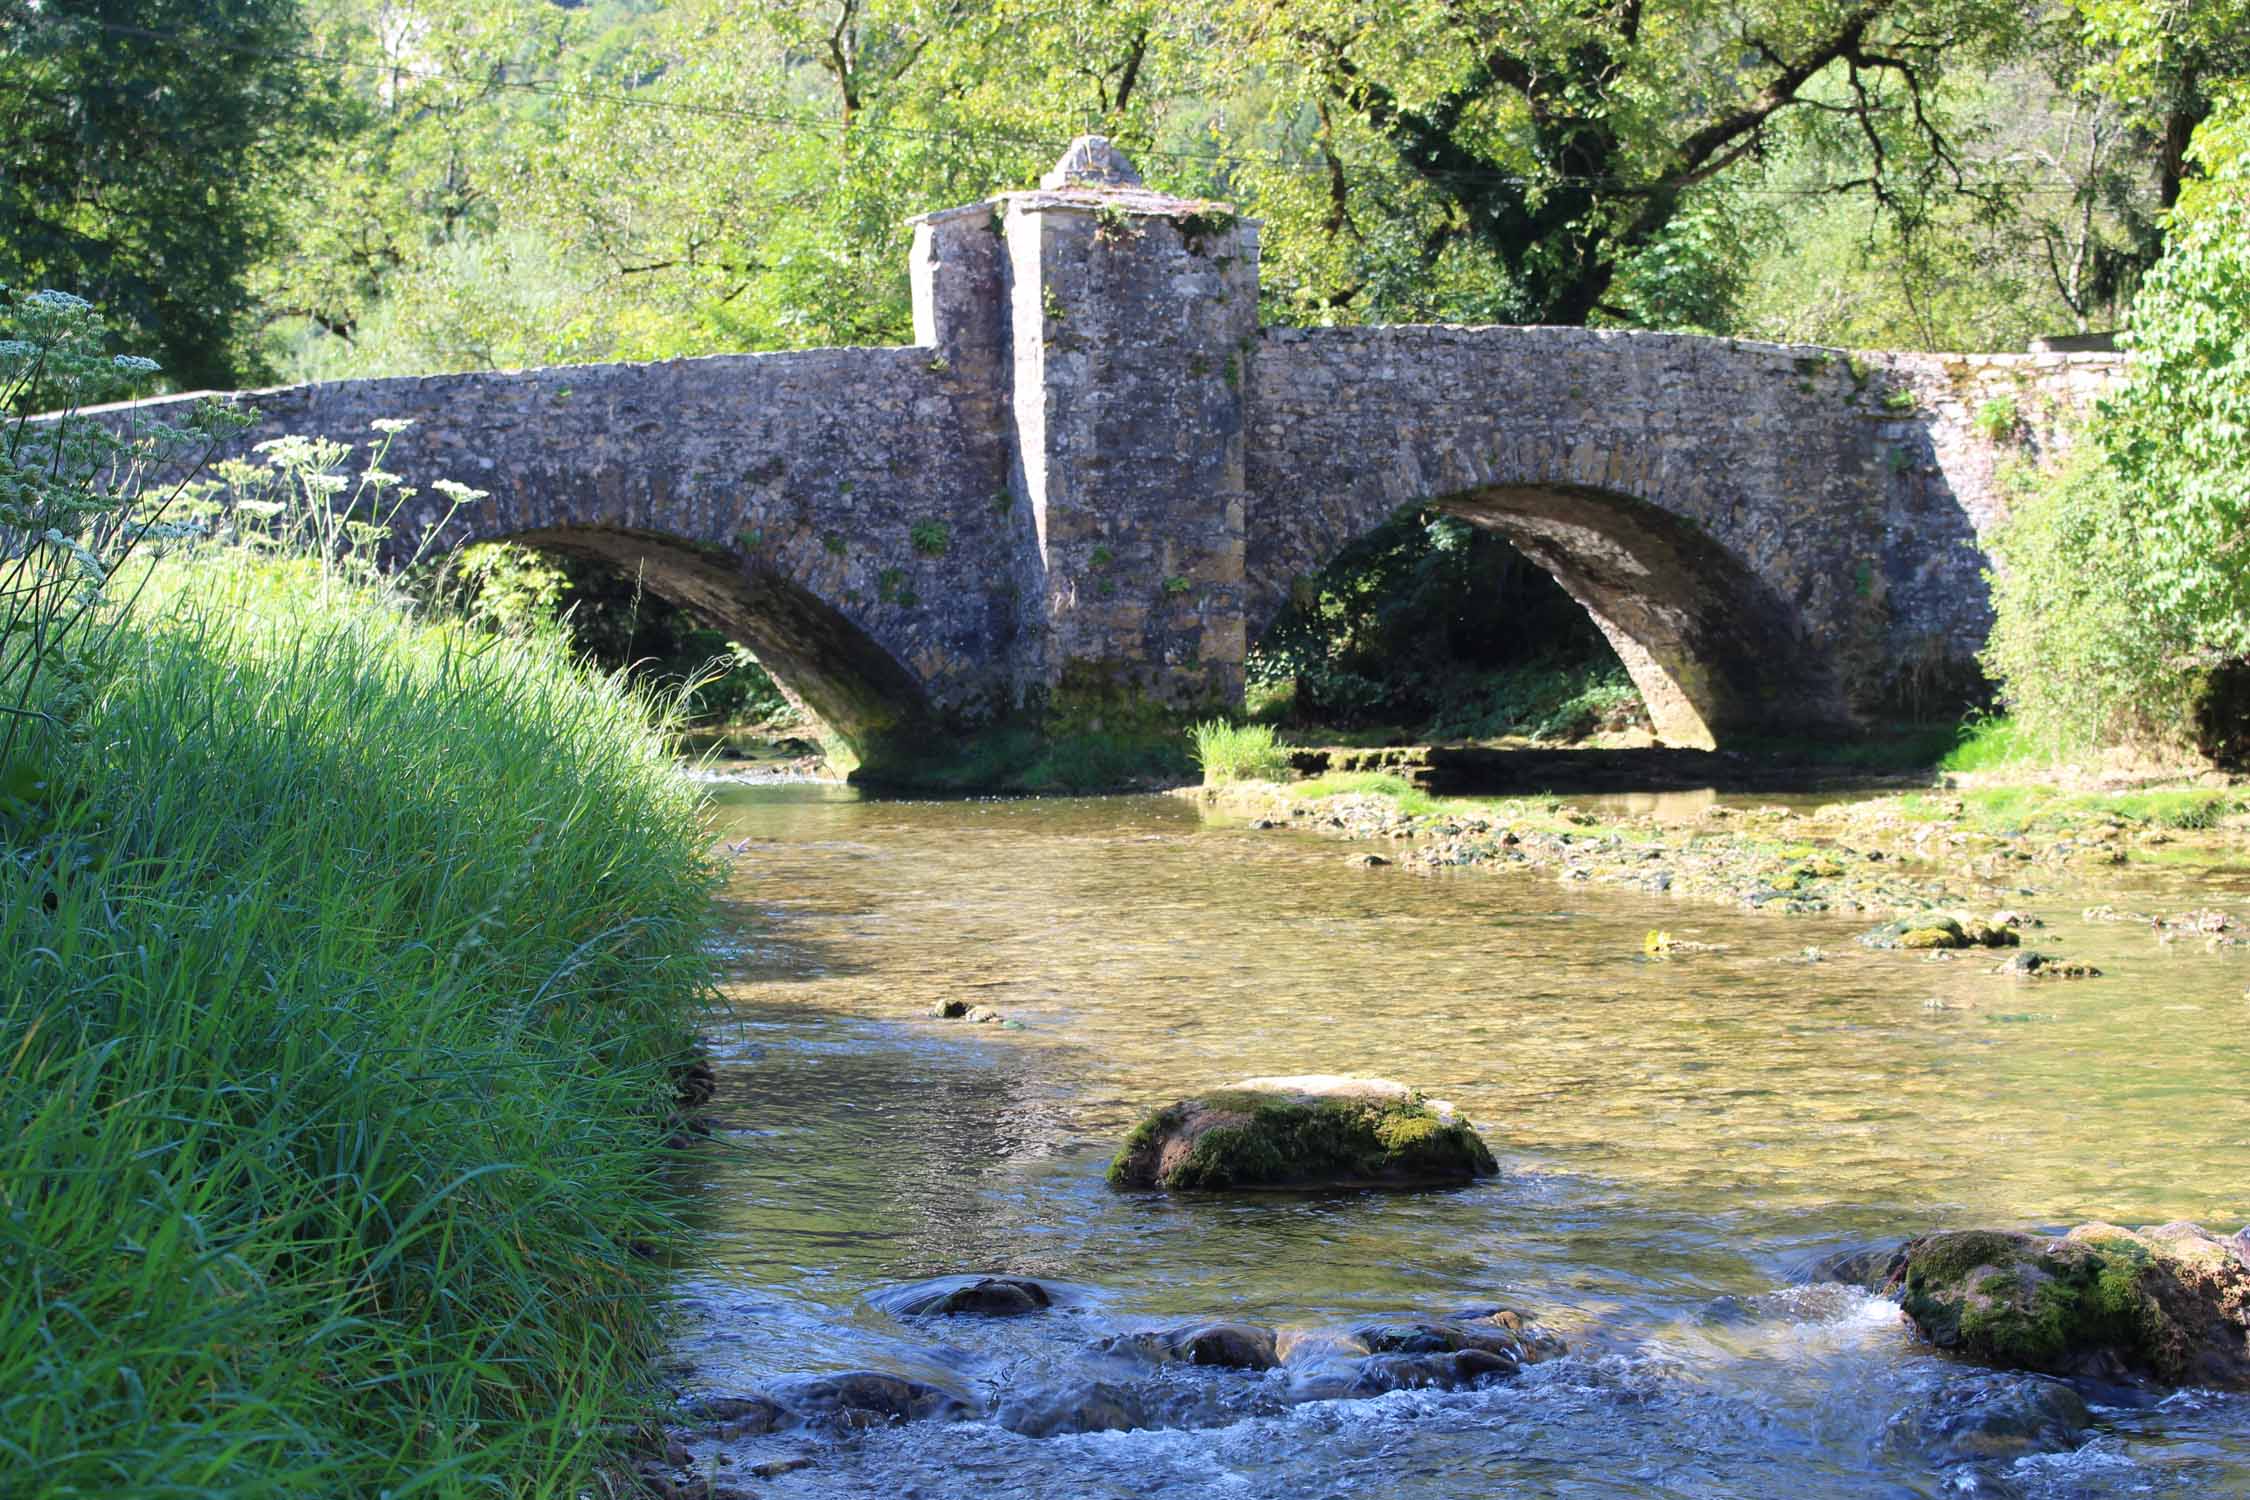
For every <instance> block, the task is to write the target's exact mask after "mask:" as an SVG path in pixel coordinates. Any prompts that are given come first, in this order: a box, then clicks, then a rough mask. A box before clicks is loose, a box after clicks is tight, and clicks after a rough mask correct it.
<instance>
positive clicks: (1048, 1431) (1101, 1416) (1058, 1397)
mask: <svg viewBox="0 0 2250 1500" xmlns="http://www.w3.org/2000/svg"><path fill="white" fill-rule="evenodd" d="M996 1417H997V1420H998V1421H999V1423H1000V1425H1001V1426H1002V1427H1005V1428H1007V1429H1008V1431H1010V1432H1013V1433H1018V1434H1020V1435H1022V1436H1024V1437H1037V1438H1043V1437H1061V1436H1063V1435H1064V1434H1067V1433H1074V1432H1130V1431H1132V1430H1133V1429H1134V1428H1136V1427H1153V1426H1154V1425H1156V1424H1155V1422H1154V1421H1153V1420H1152V1419H1151V1417H1150V1415H1149V1412H1148V1410H1147V1407H1146V1403H1145V1402H1143V1401H1142V1400H1141V1396H1140V1393H1139V1392H1138V1391H1135V1390H1133V1389H1131V1388H1129V1387H1127V1386H1123V1385H1119V1384H1116V1383H1114V1382H1112V1381H1107V1380H1081V1381H1074V1382H1072V1383H1071V1384H1069V1385H1066V1386H1063V1387H1061V1388H1059V1389H1056V1390H1051V1391H1031V1392H1029V1393H1026V1394H1024V1395H1020V1396H1014V1397H1011V1398H1010V1399H1009V1400H1007V1401H1005V1402H1003V1403H1002V1404H1001V1407H1000V1410H999V1412H998V1413H997V1414H996Z"/></svg>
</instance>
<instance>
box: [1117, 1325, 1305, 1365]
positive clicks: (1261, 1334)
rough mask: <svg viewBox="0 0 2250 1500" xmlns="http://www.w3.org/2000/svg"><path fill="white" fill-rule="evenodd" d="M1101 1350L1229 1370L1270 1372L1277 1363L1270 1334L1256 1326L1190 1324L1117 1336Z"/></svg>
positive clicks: (1268, 1329) (1272, 1336) (1277, 1358)
mask: <svg viewBox="0 0 2250 1500" xmlns="http://www.w3.org/2000/svg"><path fill="white" fill-rule="evenodd" d="M1102 1347H1103V1348H1105V1349H1108V1350H1111V1351H1113V1352H1117V1353H1130V1354H1136V1355H1139V1356H1141V1357H1142V1358H1144V1359H1154V1360H1172V1359H1176V1360H1179V1361H1181V1362H1182V1363H1185V1364H1191V1365H1220V1366H1224V1367H1225V1368H1227V1369H1230V1370H1270V1369H1272V1368H1273V1367H1274V1366H1275V1365H1276V1364H1277V1363H1279V1362H1280V1361H1279V1357H1278V1356H1277V1355H1276V1354H1275V1353H1274V1335H1273V1330H1272V1329H1270V1328H1260V1327H1259V1326H1258V1325H1257V1324H1255V1323H1224V1322H1221V1323H1189V1324H1185V1325H1183V1326H1181V1327H1178V1328H1159V1329H1154V1330H1151V1331H1150V1332H1147V1333H1126V1334H1119V1335H1117V1336H1116V1337H1114V1338H1110V1339H1106V1340H1104V1341H1103V1344H1102Z"/></svg>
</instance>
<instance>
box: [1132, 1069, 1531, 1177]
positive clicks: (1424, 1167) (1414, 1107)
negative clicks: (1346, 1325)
mask: <svg viewBox="0 0 2250 1500" xmlns="http://www.w3.org/2000/svg"><path fill="white" fill-rule="evenodd" d="M1498 1171H1499V1166H1498V1164H1497V1163H1496V1162H1494V1161H1493V1159H1492V1152H1491V1151H1490V1150H1489V1149H1488V1148H1487V1147H1486V1146H1485V1144H1484V1138H1483V1137H1482V1136H1480V1135H1478V1134H1477V1131H1476V1127H1475V1126H1473V1125H1471V1124H1470V1123H1469V1122H1468V1121H1467V1120H1466V1119H1464V1118H1462V1117H1461V1116H1460V1115H1459V1114H1457V1113H1455V1112H1454V1110H1453V1107H1452V1106H1451V1105H1449V1104H1446V1103H1444V1102H1443V1101H1441V1100H1430V1099H1424V1098H1423V1097H1422V1096H1421V1095H1420V1094H1417V1093H1415V1092H1414V1091H1413V1090H1411V1089H1409V1088H1407V1087H1406V1086H1405V1085H1404V1084H1399V1083H1393V1082H1390V1081H1389V1080H1387V1079H1379V1078H1342V1077H1336V1076H1333V1075H1327V1074H1321V1075H1309V1076H1304V1077H1293V1078H1252V1079H1247V1080H1245V1081H1244V1082H1241V1083H1238V1084H1235V1085H1233V1086H1231V1087H1229V1088H1225V1089H1220V1090H1217V1091H1215V1092H1213V1093H1209V1094H1201V1095H1197V1096H1195V1097H1193V1098H1190V1099H1183V1100H1181V1101H1180V1102H1179V1103H1177V1104H1172V1105H1167V1106H1166V1107H1165V1108H1163V1109H1160V1110H1158V1111H1156V1112H1155V1113H1154V1114H1152V1115H1150V1116H1148V1117H1147V1118H1146V1119H1144V1120H1142V1121H1141V1123H1140V1124H1139V1125H1137V1126H1136V1127H1134V1129H1133V1133H1132V1134H1131V1135H1129V1136H1127V1137H1126V1139H1125V1144H1124V1147H1123V1148H1122V1149H1121V1150H1120V1151H1119V1152H1118V1153H1117V1157H1116V1159H1115V1160H1114V1161H1112V1162H1111V1163H1110V1166H1109V1181H1110V1183H1111V1185H1112V1186H1115V1187H1128V1188H1152V1187H1153V1188H1168V1189H1183V1188H1294V1189H1321V1188H1362V1187H1394V1188H1405V1187H1441V1186H1452V1185H1458V1184H1462V1183H1467V1182H1471V1181H1474V1180H1475V1179H1477V1178H1479V1177H1490V1176H1492V1175H1494V1174H1495V1173H1496V1172H1498Z"/></svg>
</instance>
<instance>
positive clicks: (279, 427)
mask: <svg viewBox="0 0 2250 1500" xmlns="http://www.w3.org/2000/svg"><path fill="white" fill-rule="evenodd" d="M932 366H933V360H932V356H931V353H930V351H928V350H926V349H882V350H845V349H839V350H818V351H813V352H809V353H797V354H763V355H722V356H715V357H711V358H705V359H685V360H671V361H665V362H661V363H656V364H645V365H592V366H572V367H558V368H551V369H542V370H529V371H513V372H501V373H485V374H468V375H436V376H427V377H420V378H406V379H394V380H366V381H344V382H330V383H322V384H317V385H305V386H291V387H284V388H282V389H278V390H271V391H257V392H249V393H245V394H244V395H242V396H241V397H239V398H237V399H238V400H239V401H241V402H242V403H244V404H247V405H250V406H253V407H255V408H257V410H258V411H259V413H260V416H259V420H258V422H257V423H256V425H255V426H254V427H253V428H252V429H251V430H250V431H249V432H247V433H245V434H244V435H243V436H242V437H241V438H240V439H239V440H238V441H237V442H236V443H235V444H234V445H233V446H234V447H235V449H236V450H237V451H240V452H247V450H248V449H249V448H250V447H251V446H252V445H254V444H255V443H257V442H259V441H261V440H263V439H265V438H268V437H274V436H278V435H281V434H284V433H305V434H320V435H324V436H329V437H333V438H336V439H338V440H341V441H347V442H354V443H365V442H368V441H369V440H370V439H372V438H373V437H374V433H373V432H372V431H371V430H370V424H371V423H372V422H373V421H375V420H376V419H377V418H404V419H408V420H410V421H412V423H413V424H414V425H413V426H411V427H410V428H408V429H407V430H406V431H405V432H404V433H402V434H400V435H399V437H398V438H397V439H396V440H395V442H394V444H393V446H392V448H391V450H390V455H389V457H388V459H387V460H386V467H387V468H389V469H390V470H392V471H393V472H396V473H398V474H400V475H403V476H404V477H405V478H406V481H407V482H408V483H410V484H415V485H420V486H424V487H425V489H426V487H427V485H428V483H429V481H431V480H434V479H439V478H451V479H458V480H460V481H462V482H463V483H466V484H471V485H474V486H476V487H478V488H480V489H485V490H489V491H490V492H491V497H490V498H489V499H487V500H484V501H481V502H479V503H477V504H475V505H473V506H471V507H469V508H468V509H466V510H464V511H462V512H461V513H460V515H459V516H458V517H457V518H456V519H455V521H454V523H453V526H452V527H451V529H450V530H449V532H448V533H447V535H446V536H445V537H444V538H443V539H442V543H441V548H440V550H445V549H449V548H451V547H456V546H460V545H465V544H468V543H471V542H480V541H493V540H503V539H510V538H521V539H529V540H532V541H535V542H537V543H539V544H540V545H543V546H551V547H555V548H557V549H559V550H563V551H569V552H576V553H580V554H583V555H588V556H595V557H602V558H606V559H609V560H611V561H613V562H616V563H618V564H620V565H622V566H626V567H645V568H646V569H647V571H648V577H649V581H650V587H651V588H652V589H654V590H655V591H657V592H660V593H670V594H672V595H674V596H676V597H681V598H683V599H684V600H685V601H686V602H690V603H693V604H694V605H696V606H697V607H698V608H700V609H702V610H703V611H704V612H705V613H707V614H709V615H711V616H713V617H714V618H715V619H716V620H717V621H718V623H720V624H721V625H722V626H724V627H725V628H727V629H728V630H729V631H730V632H732V633H733V634H734V635H735V638H737V639H740V640H742V641H744V642H745V643H746V644H750V645H751V646H752V647H753V648H754V649H756V650H757V651H758V652H759V654H760V656H761V657H762V658H764V659H766V660H767V661H768V662H769V665H771V666H772V667H773V668H774V669H775V671H776V674H777V676H779V677H780V679H781V680H782V682H783V683H784V684H785V685H786V686H787V687H788V688H789V689H790V690H791V691H792V692H794V693H795V694H797V695H798V696H799V697H800V698H801V699H802V700H803V701H804V702H805V703H806V704H807V706H809V707H810V708H812V709H813V710H814V712H816V713H817V714H819V715H820V716H821V717H822V718H824V719H827V720H829V721H830V722H831V723H832V724H833V725H834V727H835V728H836V729H837V730H838V731H839V732H840V733H842V734H844V735H845V736H846V737H847V738H849V739H854V740H860V739H868V740H872V739H875V738H879V737H880V735H881V734H882V733H883V732H884V731H886V730H887V729H888V728H889V727H890V726H891V725H893V724H902V723H907V722H910V721H913V720H915V719H918V718H919V717H921V716H922V714H923V713H924V711H925V710H935V711H938V712H941V713H954V714H961V715H968V716H975V715H979V714H990V713H992V712H994V711H996V710H997V709H1000V708H1002V707H1004V706H1005V704H1006V701H1007V698H1008V694H1009V692H1010V689H1011V683H1010V680H1009V670H1008V665H1007V660H1006V646H1007V643H1008V641H1009V640H1010V638H1011V636H1012V634H1013V630H1014V620H1013V615H1012V605H1013V600H1012V598H1011V597H1010V595H1009V592H1008V590H1007V588H1006V574H1007V566H1008V558H1009V556H1010V554H1011V552H1012V549H1013V546H1014V539H1013V537H1012V536H1011V534H1010V532H1009V518H1008V517H1007V516H1006V515H1005V514H1004V513H1003V512H1002V511H1001V510H1000V509H999V508H998V507H996V506H995V504H994V498H995V496H997V495H1004V494H1005V492H1006V488H1007V480H1006V466H1007V458H1006V452H1005V448H1004V445H1003V443H1002V441H1001V434H1000V433H999V432H998V431H996V430H995V428H994V424H993V422H992V420H991V415H990V413H991V407H990V392H989V388H985V387H970V386H968V385H966V384H965V383H964V382H963V381H962V380H961V379H960V378H958V377H957V376H955V375H953V374H952V373H950V372H946V371H942V370H939V369H934V368H933V367H932ZM190 399H193V398H170V400H171V401H172V402H184V401H186V400H190ZM964 418H967V419H966V420H965V419H964ZM437 514H438V503H437V502H436V500H435V498H434V497H430V498H427V499H423V500H417V501H415V502H413V503H412V504H411V505H410V506H409V510H408V514H407V516H406V517H404V518H403V524H402V525H401V527H400V535H399V536H398V537H397V538H395V539H394V542H393V547H394V549H395V550H397V551H400V552H409V551H411V550H413V549H414V548H415V547H416V546H418V545H419V544H420V535H419V533H420V530H421V529H422V528H423V527H426V526H427V525H429V524H430V523H431V522H432V520H433V519H434V518H435V517H436V515H437ZM871 647H872V648H873V649H870V648H871Z"/></svg>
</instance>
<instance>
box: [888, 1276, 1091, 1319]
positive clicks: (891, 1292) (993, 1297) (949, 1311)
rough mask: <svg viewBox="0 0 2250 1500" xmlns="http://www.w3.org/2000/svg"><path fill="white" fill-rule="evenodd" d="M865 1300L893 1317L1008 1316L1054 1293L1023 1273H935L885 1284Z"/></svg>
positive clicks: (1040, 1304)
mask: <svg viewBox="0 0 2250 1500" xmlns="http://www.w3.org/2000/svg"><path fill="white" fill-rule="evenodd" d="M867 1300H868V1301H870V1302H872V1303H874V1304H875V1305H876V1306H877V1307H879V1308H881V1309H883V1311H885V1312H887V1313H889V1314H890V1315H891V1316H892V1317H894V1318H943V1317H961V1316H966V1317H975V1318H1012V1317H1016V1316H1018V1315H1019V1314H1022V1313H1032V1312H1040V1311H1043V1310H1044V1309H1046V1308H1048V1307H1051V1306H1053V1305H1054V1300H1055V1299H1054V1294H1053V1293H1051V1292H1049V1291H1048V1290H1047V1288H1045V1287H1044V1286H1041V1285H1040V1284H1039V1283H1038V1282H1036V1281H1033V1280H1031V1279H1030V1278H1029V1277H1027V1276H939V1277H934V1278H932V1279H931V1280H929V1281H916V1282H912V1283H910V1284H908V1285H906V1286H894V1287H887V1288H885V1289H884V1290H882V1291H880V1292H875V1293H872V1294H871V1295H870V1296H869V1297H868V1299H867Z"/></svg>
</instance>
